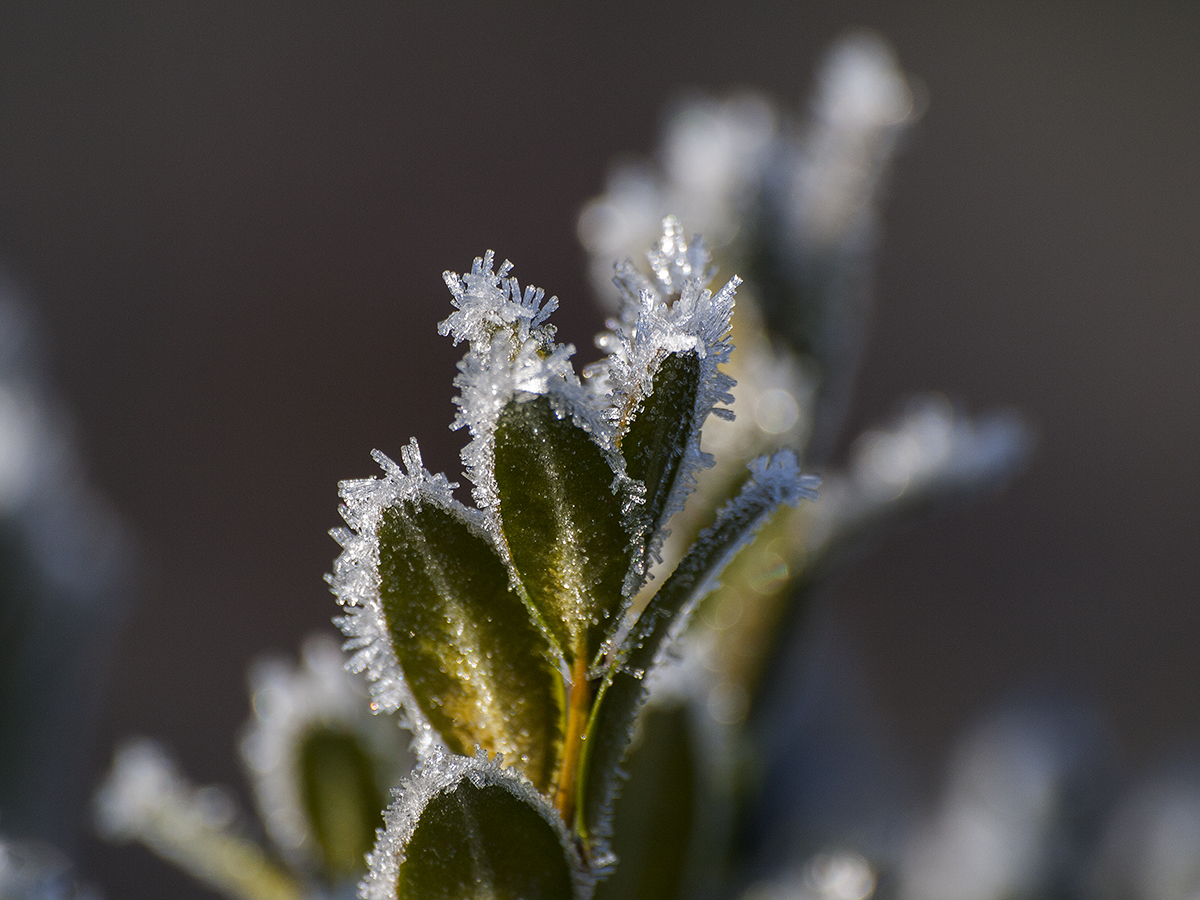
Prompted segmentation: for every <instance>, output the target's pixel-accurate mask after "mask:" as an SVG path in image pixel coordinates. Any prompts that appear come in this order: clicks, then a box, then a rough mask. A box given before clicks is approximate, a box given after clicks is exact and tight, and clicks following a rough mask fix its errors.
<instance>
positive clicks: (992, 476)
mask: <svg viewBox="0 0 1200 900" xmlns="http://www.w3.org/2000/svg"><path fill="white" fill-rule="evenodd" d="M1033 443H1034V436H1033V432H1032V430H1031V429H1030V427H1029V425H1028V424H1027V423H1026V422H1025V421H1024V420H1023V419H1022V418H1021V417H1020V416H1018V415H1016V414H1015V413H1013V412H1011V411H1001V412H993V413H990V414H986V415H982V416H979V417H971V416H968V415H966V414H964V413H962V412H961V411H959V410H956V409H955V408H954V407H953V405H952V404H951V403H950V402H949V401H948V400H947V399H946V398H945V397H943V396H940V395H937V394H928V395H922V396H918V397H914V398H912V399H911V400H909V402H908V403H907V404H906V405H905V408H904V411H903V412H902V414H901V415H900V416H899V417H898V419H897V420H896V422H895V423H894V424H892V425H891V426H890V427H883V428H877V429H872V430H870V431H866V432H864V433H863V434H861V435H859V437H858V438H857V440H856V441H855V443H854V445H853V447H852V448H851V452H850V463H849V466H848V468H847V470H846V471H845V472H844V473H838V474H835V475H831V476H830V477H829V478H828V484H827V487H826V490H825V491H824V492H823V493H822V497H821V502H820V504H819V505H817V506H815V507H814V509H813V510H812V524H811V526H810V528H809V530H808V532H807V534H806V538H805V544H806V552H807V553H809V554H816V553H820V552H822V548H824V547H827V546H829V545H830V544H831V543H833V542H838V541H844V540H846V539H848V538H849V537H851V536H854V535H858V534H862V533H863V532H865V531H866V530H867V529H868V528H869V527H871V526H875V525H881V524H886V523H888V522H889V521H893V520H895V519H896V518H897V517H898V516H900V515H902V514H903V513H905V512H908V511H911V510H913V509H918V508H921V507H923V506H928V505H930V504H932V503H935V502H937V501H939V500H946V499H952V498H955V497H968V496H973V495H976V494H978V493H980V492H987V491H995V490H998V489H1000V488H1002V487H1003V486H1004V485H1006V484H1007V483H1008V482H1009V481H1010V480H1011V479H1012V478H1013V477H1014V476H1015V474H1016V473H1017V472H1018V471H1019V470H1020V469H1021V467H1022V466H1023V465H1024V463H1025V461H1026V460H1027V459H1028V457H1029V453H1030V451H1031V450H1032V448H1033Z"/></svg>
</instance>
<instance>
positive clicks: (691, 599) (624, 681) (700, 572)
mask: <svg viewBox="0 0 1200 900" xmlns="http://www.w3.org/2000/svg"><path fill="white" fill-rule="evenodd" d="M750 469H751V473H752V474H751V478H750V480H749V481H748V482H747V483H746V485H745V486H744V487H743V488H742V490H741V492H740V493H739V494H738V496H737V497H735V498H734V499H733V500H731V501H730V502H729V503H728V504H726V505H725V506H724V507H723V508H722V509H721V510H720V511H719V512H718V513H717V519H716V521H715V522H714V523H713V524H712V525H711V526H710V527H709V528H706V529H705V530H704V531H702V532H701V533H700V536H699V537H698V538H697V539H696V541H695V543H693V544H692V546H691V547H690V548H689V550H688V552H687V553H686V555H685V556H684V558H683V560H682V561H681V562H680V563H679V565H678V566H677V567H676V569H675V571H674V572H673V573H672V574H671V576H670V577H669V578H668V579H667V580H666V581H665V582H664V583H663V586H662V587H661V588H660V589H659V590H658V593H657V594H655V595H654V597H653V598H652V599H651V600H650V603H649V605H648V606H647V607H646V609H645V610H644V611H643V612H642V614H641V615H640V616H639V617H638V620H637V622H636V623H635V624H634V626H633V628H632V630H631V631H630V633H629V635H628V636H627V637H626V639H625V640H624V642H623V643H622V644H621V647H620V648H619V650H618V651H617V654H616V659H615V661H614V663H613V665H611V666H610V668H609V670H608V672H607V673H606V675H605V679H604V682H603V684H602V685H601V687H600V691H599V694H598V697H597V700H596V704H595V706H594V708H593V710H592V715H591V718H590V720H589V722H588V728H587V740H586V741H585V742H584V746H585V748H586V755H585V757H584V761H583V766H582V770H581V774H580V779H579V785H580V791H581V796H580V801H579V807H578V808H579V816H578V822H577V827H578V828H579V830H580V832H581V833H582V834H583V835H584V837H585V839H586V840H587V841H588V842H589V843H590V844H592V845H593V846H602V845H600V844H599V842H601V841H603V840H604V838H605V837H607V834H608V831H609V827H610V822H609V819H610V817H611V810H612V802H613V798H614V797H615V796H616V793H617V791H618V789H619V778H618V774H617V773H618V772H619V766H620V763H621V759H622V758H623V757H624V755H625V751H626V749H627V748H628V746H629V740H630V736H631V734H632V731H633V726H634V723H635V721H636V719H637V714H638V710H639V709H640V707H641V704H642V701H643V700H644V698H645V692H646V689H645V684H644V681H643V678H644V676H645V674H646V673H647V672H649V671H650V670H651V669H652V668H653V667H654V666H655V665H656V664H657V663H658V662H659V660H660V659H661V657H662V654H663V652H664V650H665V649H666V647H667V646H669V644H670V642H671V640H672V639H673V638H674V637H675V636H677V635H678V634H679V632H680V631H681V630H682V628H683V626H684V625H685V624H686V623H687V620H688V617H689V615H690V613H691V611H692V610H693V609H694V608H695V606H696V604H697V603H698V602H699V601H700V599H702V598H703V597H704V595H705V594H707V593H708V592H709V591H711V590H712V589H713V588H714V587H716V585H717V579H718V578H719V576H720V574H721V571H722V570H723V569H724V568H725V566H726V565H727V564H728V563H729V561H730V560H732V559H733V557H734V555H736V553H737V552H738V550H740V549H741V548H742V547H743V546H745V545H746V543H748V542H749V541H750V540H751V539H752V538H753V537H754V535H755V534H756V533H757V532H758V530H759V529H760V528H761V527H762V526H763V525H764V524H765V523H766V522H767V521H768V520H769V519H770V518H771V516H772V515H774V513H775V512H776V511H777V510H778V509H779V507H780V506H781V505H784V504H787V505H791V506H794V505H796V504H797V503H799V502H800V500H801V499H804V498H808V499H813V498H814V497H815V496H816V487H817V483H818V482H817V479H816V478H814V477H812V476H802V475H800V472H799V469H798V468H797V465H796V458H795V456H794V455H793V454H792V453H791V451H789V450H781V451H780V452H778V453H777V454H775V456H774V457H772V458H771V460H770V461H768V460H767V459H766V458H762V459H758V460H755V461H754V462H753V463H751V466H750Z"/></svg>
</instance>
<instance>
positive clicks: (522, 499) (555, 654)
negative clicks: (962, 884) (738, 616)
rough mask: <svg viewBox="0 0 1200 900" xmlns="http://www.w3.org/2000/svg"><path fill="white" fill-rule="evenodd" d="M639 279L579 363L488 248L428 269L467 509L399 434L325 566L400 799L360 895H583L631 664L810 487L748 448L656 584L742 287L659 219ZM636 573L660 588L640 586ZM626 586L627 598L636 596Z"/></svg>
mask: <svg viewBox="0 0 1200 900" xmlns="http://www.w3.org/2000/svg"><path fill="white" fill-rule="evenodd" d="M648 258H649V262H650V269H651V272H650V274H649V275H647V274H643V273H641V272H639V271H638V270H636V269H635V268H634V267H632V266H631V265H626V266H623V267H621V268H619V270H618V272H619V275H618V279H617V282H618V286H619V287H620V288H621V292H622V297H623V303H622V307H621V310H620V313H619V315H618V316H617V317H615V318H614V319H613V320H612V321H610V323H609V325H610V329H611V330H610V332H609V333H607V334H605V335H602V336H601V338H600V339H598V344H599V346H600V347H601V349H603V350H604V351H606V356H605V357H604V358H603V359H602V360H601V361H600V362H599V363H596V364H594V365H592V366H590V367H589V368H588V369H587V370H586V371H585V377H584V378H582V379H581V378H580V377H579V376H578V375H577V374H576V373H575V371H574V369H573V367H572V365H571V360H570V357H571V355H572V353H573V348H571V347H570V346H564V345H560V344H558V343H556V342H555V340H554V329H553V327H552V326H551V325H549V324H548V322H547V318H548V316H549V314H550V313H551V312H552V311H553V310H554V309H555V308H556V306H557V301H556V299H555V298H550V299H549V300H546V299H545V298H544V294H543V292H542V291H540V290H537V289H534V288H526V289H525V290H523V291H522V289H521V288H520V286H519V284H518V283H517V281H516V279H515V278H512V277H510V275H509V273H510V270H511V265H510V264H509V263H507V262H506V263H504V264H503V265H502V266H501V267H500V268H499V269H498V270H497V269H496V268H495V265H494V259H493V256H492V254H491V253H488V254H487V255H485V256H484V257H482V258H479V259H476V260H475V263H474V266H473V267H472V270H471V272H470V273H468V274H466V275H462V276H459V275H455V274H452V273H447V275H446V282H447V285H448V287H449V288H450V291H451V294H452V297H453V305H454V307H455V311H454V313H453V314H452V315H451V316H450V317H449V318H447V319H446V320H445V321H444V322H442V323H441V325H440V327H439V330H440V331H441V333H442V334H444V335H448V336H450V337H452V338H453V340H454V341H455V343H460V342H463V343H466V344H467V345H468V350H467V352H466V355H465V356H464V358H463V360H462V362H461V363H460V365H459V370H460V371H459V375H458V377H457V379H456V385H457V387H458V388H459V396H458V397H457V398H456V401H455V402H456V404H457V406H458V416H457V419H456V421H455V426H456V427H463V428H466V429H467V430H468V431H469V433H470V436H471V440H470V442H469V444H468V445H467V447H466V448H465V449H464V451H463V460H464V464H465V471H466V476H467V478H468V479H469V480H470V482H471V484H472V494H473V498H474V500H475V504H474V506H473V507H472V506H467V505H466V504H464V503H462V502H460V501H459V500H458V499H456V498H455V496H454V489H455V488H456V487H457V485H455V484H452V483H450V482H449V481H448V480H447V479H446V478H445V476H443V475H436V476H435V475H432V474H430V473H429V472H428V471H427V470H426V469H425V468H424V465H423V462H422V459H421V455H420V451H419V449H418V446H417V444H416V442H415V440H414V441H413V442H411V443H410V444H409V445H408V446H407V447H405V448H404V449H403V451H402V453H401V463H402V465H398V464H396V463H395V462H393V461H392V460H390V459H388V458H387V457H386V456H384V455H383V454H381V453H379V452H376V453H375V454H374V457H375V459H376V460H377V462H379V464H380V465H381V466H382V468H383V470H384V475H383V477H377V478H370V479H364V480H357V481H348V482H344V483H343V484H342V486H341V494H342V498H343V501H344V504H343V507H342V514H343V516H344V518H345V520H346V522H347V524H348V526H349V527H348V528H345V529H339V530H337V531H336V532H335V533H334V536H335V538H336V539H337V540H338V542H339V543H340V544H341V545H342V547H343V553H342V555H341V556H340V557H339V558H338V560H337V562H336V563H335V567H334V572H333V574H332V575H331V576H330V577H329V581H330V584H331V586H332V589H333V591H334V593H335V595H336V596H337V599H338V601H339V603H340V604H341V605H342V606H343V610H344V613H343V615H342V616H341V617H340V618H339V619H338V620H337V622H338V624H339V626H340V627H341V628H342V630H343V632H344V633H345V634H346V636H347V638H348V641H347V645H346V646H347V649H349V650H351V651H353V655H352V657H351V659H350V662H349V664H348V665H349V667H350V668H351V670H352V671H358V672H363V673H365V674H366V675H367V677H368V679H369V681H370V683H371V690H372V696H373V700H374V706H375V707H376V708H378V709H379V710H381V711H388V712H392V711H399V712H400V714H401V716H402V720H403V722H404V724H405V725H406V726H407V727H408V728H409V729H411V730H412V732H413V734H414V735H415V739H414V744H413V747H414V750H415V752H416V753H417V756H418V761H419V766H418V768H417V770H416V771H415V773H414V774H413V775H412V776H411V777H410V778H409V780H408V781H407V782H406V783H405V784H404V785H403V786H402V788H401V789H400V790H399V791H398V792H397V793H396V799H395V801H394V802H393V804H392V806H391V807H390V808H389V810H388V811H387V814H386V829H385V830H384V831H383V832H381V838H380V841H379V843H377V845H376V848H375V850H374V851H373V852H372V854H371V859H370V873H369V875H368V877H367V879H366V880H365V882H364V885H363V891H364V896H367V897H370V898H382V897H387V898H393V897H397V898H408V897H421V898H428V897H444V898H467V897H477V896H496V897H514V898H515V897H526V898H528V897H546V898H550V897H564V898H568V897H582V896H586V895H588V894H589V893H590V891H591V889H592V887H593V885H594V884H595V882H596V881H597V879H599V878H601V877H603V876H604V875H605V874H606V872H608V871H609V870H610V869H611V867H612V866H613V864H614V863H615V860H614V858H613V856H612V853H611V851H610V842H609V838H610V836H611V823H612V810H613V804H614V801H615V798H616V796H617V793H618V791H619V788H620V785H621V770H620V765H621V762H622V759H623V758H624V756H625V754H626V751H627V749H628V747H629V744H630V741H631V737H632V735H633V732H634V726H635V723H636V720H637V715H638V712H639V709H640V707H641V705H642V702H643V700H644V698H645V695H646V688H645V682H644V675H645V674H646V673H647V672H648V671H650V670H651V669H653V668H654V667H655V666H656V665H657V664H658V663H659V662H660V661H661V660H662V658H663V656H664V653H665V651H666V649H667V648H668V647H670V645H671V643H672V639H673V638H674V637H675V636H677V635H678V634H679V633H680V631H681V630H682V629H683V627H684V625H685V624H686V622H687V620H688V617H689V615H690V613H691V612H692V610H693V609H694V608H695V606H696V605H697V603H698V601H699V600H700V599H701V598H702V597H703V596H704V595H705V594H707V593H708V592H709V591H710V590H711V589H712V588H713V587H714V586H715V585H716V584H717V578H718V576H719V575H720V573H721V571H722V569H723V568H724V566H725V565H726V564H727V563H728V562H729V561H730V560H731V559H732V557H733V556H734V554H735V553H736V552H737V551H738V550H739V549H740V548H741V547H742V546H743V545H745V544H746V543H747V542H748V541H749V540H750V539H751V538H752V537H753V536H754V535H755V534H756V533H757V531H758V530H759V529H760V528H761V527H762V526H763V525H764V524H765V523H766V522H767V521H768V520H769V519H770V518H771V517H772V516H773V514H774V513H775V512H776V510H777V509H778V508H779V507H780V506H781V505H785V504H786V505H795V504H796V503H798V502H799V501H800V500H801V499H802V498H804V497H809V498H812V497H815V490H816V479H815V478H812V477H804V476H801V475H800V473H799V470H798V466H797V463H796V459H795V457H794V455H793V454H792V453H791V452H790V451H788V450H783V451H780V452H778V453H776V454H775V455H774V456H772V457H770V458H767V457H763V458H760V459H757V460H755V461H754V462H753V463H752V464H751V466H750V471H749V476H748V478H747V479H746V480H745V484H744V486H743V487H742V488H741V490H740V491H739V492H738V494H737V496H736V497H734V498H733V499H732V500H731V501H730V502H728V503H727V504H725V505H724V506H723V507H722V508H721V509H720V510H719V511H717V512H716V515H715V518H714V519H712V521H711V523H710V524H709V525H708V527H706V528H704V529H703V530H702V531H700V533H699V535H698V537H696V539H695V540H694V541H693V542H692V544H691V545H690V547H688V548H687V549H686V551H685V552H683V554H682V556H681V558H680V561H679V562H678V564H677V565H676V566H675V568H674V570H673V571H671V572H670V573H669V574H667V575H666V576H665V577H663V578H661V583H659V584H658V585H657V589H656V590H653V589H652V588H653V587H654V585H649V586H648V585H647V582H648V580H649V578H650V574H651V570H652V568H653V567H654V566H655V564H656V563H659V562H661V559H660V553H659V551H660V548H661V547H662V543H663V540H664V538H665V537H666V534H667V528H666V525H667V522H668V520H669V519H670V518H671V516H672V515H673V514H674V513H675V512H677V511H678V510H680V509H681V508H682V507H683V505H684V501H685V500H686V498H687V496H688V494H689V493H690V492H691V491H692V489H693V488H694V486H695V478H696V473H697V471H698V470H700V469H702V468H704V467H706V466H708V465H710V464H711V458H710V457H708V456H707V454H705V453H704V452H702V451H701V449H700V436H701V429H702V427H703V425H704V423H705V421H706V419H707V418H708V416H709V414H710V413H713V412H714V411H715V413H716V414H717V415H720V416H726V417H731V412H730V411H729V410H728V409H727V408H725V407H724V406H722V404H728V403H729V402H730V401H731V399H732V398H731V396H730V394H729V389H730V388H731V387H732V385H733V382H732V379H731V378H729V376H728V375H726V374H724V373H723V372H721V371H720V369H719V367H720V365H721V364H722V363H723V362H725V361H726V360H727V359H728V356H729V353H730V351H731V349H732V346H731V343H730V341H729V331H730V327H731V317H732V314H733V307H734V294H735V291H736V289H737V286H738V283H739V282H738V279H736V278H734V279H731V280H730V281H729V282H727V283H726V284H725V285H724V286H723V287H722V288H721V289H720V290H718V291H716V292H713V291H711V290H709V289H708V284H709V282H710V280H711V278H712V275H713V273H712V271H711V270H710V266H709V257H708V255H707V253H706V252H705V250H704V247H703V244H702V243H701V242H700V241H699V240H698V239H691V240H688V239H687V238H686V237H685V235H684V232H683V231H682V229H681V228H680V226H679V224H678V223H677V222H676V221H675V220H674V219H671V218H668V219H667V220H666V221H665V222H664V226H663V233H662V238H661V240H660V241H659V242H658V244H657V245H656V246H655V247H654V248H653V250H652V251H651V252H650V254H649V257H648ZM656 580H657V579H656ZM635 598H637V604H636V606H635Z"/></svg>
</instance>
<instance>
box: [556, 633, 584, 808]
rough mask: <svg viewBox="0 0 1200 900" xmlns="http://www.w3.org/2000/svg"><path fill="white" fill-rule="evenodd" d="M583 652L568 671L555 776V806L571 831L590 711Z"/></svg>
mask: <svg viewBox="0 0 1200 900" xmlns="http://www.w3.org/2000/svg"><path fill="white" fill-rule="evenodd" d="M582 650H583V648H579V650H578V651H577V652H576V654H575V665H574V666H573V668H572V670H571V696H570V699H569V700H568V702H567V733H566V735H565V736H564V740H563V761H562V768H561V769H559V772H558V786H557V787H556V788H555V791H554V806H555V808H556V809H557V810H558V811H559V814H560V815H561V816H562V817H563V821H564V822H565V823H566V824H567V827H568V828H573V825H574V822H573V820H574V818H575V783H576V781H577V779H578V776H579V761H580V757H581V754H582V750H583V738H584V734H585V732H586V729H587V720H588V713H589V712H591V707H592V687H593V685H592V683H591V682H590V681H589V680H588V676H587V670H588V664H587V656H586V655H585V654H584V653H583V652H582Z"/></svg>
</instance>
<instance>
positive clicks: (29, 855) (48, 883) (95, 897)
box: [0, 838, 101, 900]
mask: <svg viewBox="0 0 1200 900" xmlns="http://www.w3.org/2000/svg"><path fill="white" fill-rule="evenodd" d="M0 897H3V898H4V900H101V895H100V892H99V891H97V890H96V889H94V888H92V887H90V886H89V885H86V884H81V883H80V882H79V881H78V880H77V878H76V875H75V872H74V870H73V868H72V865H71V862H70V860H69V859H67V857H66V856H64V855H63V854H62V853H61V852H60V851H58V850H57V849H55V848H54V847H51V846H50V845H48V844H43V843H41V842H38V841H6V840H4V839H3V838H0Z"/></svg>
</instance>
